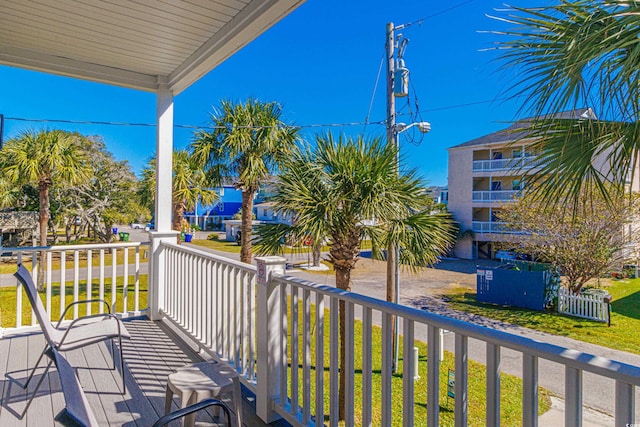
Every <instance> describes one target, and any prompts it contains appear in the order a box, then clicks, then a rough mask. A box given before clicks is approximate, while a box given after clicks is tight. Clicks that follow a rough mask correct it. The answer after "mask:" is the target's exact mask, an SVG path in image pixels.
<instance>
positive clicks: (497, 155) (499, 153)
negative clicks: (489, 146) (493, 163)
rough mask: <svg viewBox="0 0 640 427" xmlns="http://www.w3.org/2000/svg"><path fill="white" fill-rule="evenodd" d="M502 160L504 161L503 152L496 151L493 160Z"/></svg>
mask: <svg viewBox="0 0 640 427" xmlns="http://www.w3.org/2000/svg"><path fill="white" fill-rule="evenodd" d="M500 159H502V151H494V152H493V160H500Z"/></svg>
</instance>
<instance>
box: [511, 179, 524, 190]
mask: <svg viewBox="0 0 640 427" xmlns="http://www.w3.org/2000/svg"><path fill="white" fill-rule="evenodd" d="M511 189H512V190H515V191H520V190H522V181H520V180H519V179H514V180H513V182H512V183H511Z"/></svg>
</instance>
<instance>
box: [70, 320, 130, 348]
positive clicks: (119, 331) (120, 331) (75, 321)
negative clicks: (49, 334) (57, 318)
mask: <svg viewBox="0 0 640 427" xmlns="http://www.w3.org/2000/svg"><path fill="white" fill-rule="evenodd" d="M93 317H112V318H113V319H115V320H116V324H117V325H118V335H122V330H121V329H120V319H119V318H118V316H116V315H115V314H111V313H101V314H92V315H91V316H84V317H78V318H77V319H74V320H73V321H72V322H71V323H70V324H69V326H68V327H67V329H66V330H65V332H64V335H63V336H62V338H61V339H60V343H59V344H58V347H60V346H61V345H62V344H63V343H64V340H65V339H67V335H68V334H69V332H70V331H71V329H73V325H75V324H76V323H77V322H79V321H81V320H86V319H91V318H93ZM58 323H60V322H58Z"/></svg>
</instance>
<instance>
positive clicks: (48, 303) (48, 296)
mask: <svg viewBox="0 0 640 427" xmlns="http://www.w3.org/2000/svg"><path fill="white" fill-rule="evenodd" d="M52 259H53V256H52V254H51V251H47V290H46V293H47V302H46V304H47V305H46V307H47V316H49V319H51V282H52V278H51V271H52V268H51V262H52Z"/></svg>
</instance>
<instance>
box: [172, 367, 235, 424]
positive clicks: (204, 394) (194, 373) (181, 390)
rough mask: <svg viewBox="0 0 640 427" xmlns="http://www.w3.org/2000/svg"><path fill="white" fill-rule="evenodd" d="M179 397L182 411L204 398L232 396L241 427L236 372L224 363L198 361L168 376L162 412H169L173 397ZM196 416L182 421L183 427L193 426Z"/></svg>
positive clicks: (192, 415)
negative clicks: (174, 395)
mask: <svg viewBox="0 0 640 427" xmlns="http://www.w3.org/2000/svg"><path fill="white" fill-rule="evenodd" d="M174 393H175V394H176V395H177V396H178V397H179V398H180V407H181V408H185V407H187V406H189V405H193V404H194V403H197V402H200V401H201V400H203V399H207V398H209V397H213V398H216V399H220V396H222V395H224V394H231V396H232V400H233V404H234V406H235V412H236V422H237V427H242V391H241V390H240V379H239V378H238V373H237V372H236V371H235V370H234V369H233V368H231V366H229V365H227V364H226V363H211V362H200V363H193V364H190V365H186V366H183V367H181V368H178V369H176V372H174V373H173V374H170V375H169V379H168V381H167V394H166V398H165V405H164V412H165V414H168V413H169V412H170V411H171V402H172V400H173V394H174ZM194 423H195V414H190V415H188V416H186V417H185V419H184V426H185V427H192V426H193V425H194Z"/></svg>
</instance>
